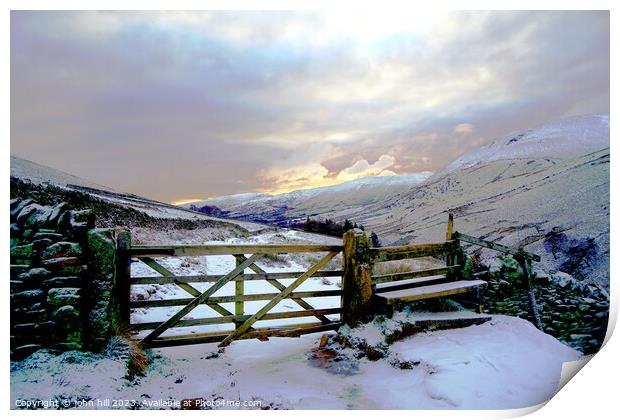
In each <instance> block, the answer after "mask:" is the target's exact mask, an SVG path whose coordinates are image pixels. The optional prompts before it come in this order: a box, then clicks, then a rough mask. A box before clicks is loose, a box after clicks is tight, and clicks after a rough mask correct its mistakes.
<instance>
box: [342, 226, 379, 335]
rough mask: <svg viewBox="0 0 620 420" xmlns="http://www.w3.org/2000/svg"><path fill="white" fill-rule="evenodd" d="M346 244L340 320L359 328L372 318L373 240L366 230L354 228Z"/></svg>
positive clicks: (344, 239) (344, 240)
mask: <svg viewBox="0 0 620 420" xmlns="http://www.w3.org/2000/svg"><path fill="white" fill-rule="evenodd" d="M343 245H344V246H343V253H342V271H343V275H342V298H341V307H342V313H341V316H340V319H341V320H342V322H343V323H345V324H347V325H348V326H349V327H355V326H357V325H358V324H360V323H362V322H366V321H368V320H369V319H370V317H371V316H372V304H371V300H372V278H371V277H372V267H371V261H370V241H369V240H368V238H367V237H366V234H365V233H364V232H363V231H362V230H360V229H351V230H349V231H347V232H345V234H344V236H343Z"/></svg>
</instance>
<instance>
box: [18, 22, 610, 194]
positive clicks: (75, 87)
mask: <svg viewBox="0 0 620 420" xmlns="http://www.w3.org/2000/svg"><path fill="white" fill-rule="evenodd" d="M597 112H609V15H608V13H607V12H583V11H575V12H559V11H551V12H449V13H447V12H442V13H429V12H419V13H418V12H415V11H414V10H410V11H407V12H402V11H394V10H375V11H373V12H359V13H355V12H350V11H347V12H336V11H334V12H327V11H324V12H261V13H258V12H257V13H255V12H210V13H209V12H139V13H136V12H94V11H91V12H12V13H11V154H14V155H17V156H20V157H23V158H26V159H30V160H33V161H35V162H37V163H41V164H45V165H48V166H52V167H54V168H57V169H61V170H63V171H65V172H69V173H72V174H74V175H78V176H80V177H83V178H86V179H89V180H92V181H95V182H97V183H99V184H103V185H107V186H110V187H112V188H114V189H116V190H121V191H128V192H133V193H137V194H140V195H143V196H147V197H150V198H155V199H159V200H164V201H171V202H172V201H180V200H186V199H198V198H206V197H212V196H218V195H225V194H234V193H239V192H247V191H260V192H281V191H288V190H292V189H296V188H307V187H312V186H321V185H329V184H334V183H338V182H342V181H346V180H351V179H355V178H358V177H361V176H367V175H380V174H393V173H412V172H421V171H435V170H440V169H441V168H443V167H444V166H445V165H446V164H448V163H449V162H450V161H452V160H453V159H454V158H456V157H458V156H459V155H460V154H461V153H463V152H464V151H465V150H467V149H469V148H472V147H476V146H478V145H481V144H483V143H486V142H488V141H490V140H492V139H493V138H494V137H495V136H499V135H503V134H506V133H508V132H510V131H513V130H517V129H523V128H528V127H531V126H535V125H538V124H541V123H545V122H548V121H550V120H553V119H556V118H560V117H563V116H569V115H576V114H588V113H597Z"/></svg>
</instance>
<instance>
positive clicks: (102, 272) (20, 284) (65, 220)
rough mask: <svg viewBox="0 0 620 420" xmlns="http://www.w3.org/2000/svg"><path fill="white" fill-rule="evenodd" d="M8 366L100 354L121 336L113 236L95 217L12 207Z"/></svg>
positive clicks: (30, 205)
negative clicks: (47, 356)
mask: <svg viewBox="0 0 620 420" xmlns="http://www.w3.org/2000/svg"><path fill="white" fill-rule="evenodd" d="M10 205H11V213H10V220H11V225H10V231H11V248H10V256H11V267H10V275H11V277H10V282H11V286H10V292H11V341H10V343H11V358H12V359H22V358H24V357H27V356H29V355H30V354H32V353H33V352H35V351H37V350H39V349H43V348H45V349H52V350H57V351H59V352H61V351H65V350H74V349H87V350H95V351H96V350H99V349H101V348H102V347H103V346H104V345H105V344H106V342H107V339H108V338H109V337H110V336H111V335H112V334H113V333H114V332H115V329H116V328H117V325H116V323H117V322H118V316H117V315H116V311H117V308H116V306H115V305H114V304H112V301H113V299H112V294H113V289H114V281H115V277H116V276H115V255H116V254H115V249H116V244H115V231H114V230H113V229H93V227H94V225H95V214H94V212H93V211H92V210H69V209H68V208H67V205H66V204H65V203H60V204H58V205H56V206H53V207H51V206H42V205H39V204H37V203H35V202H33V201H32V200H31V199H26V200H18V199H13V200H11V202H10Z"/></svg>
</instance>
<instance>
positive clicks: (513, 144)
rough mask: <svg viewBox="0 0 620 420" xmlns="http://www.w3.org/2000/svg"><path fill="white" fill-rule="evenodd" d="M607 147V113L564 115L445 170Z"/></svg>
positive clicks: (467, 156)
mask: <svg viewBox="0 0 620 420" xmlns="http://www.w3.org/2000/svg"><path fill="white" fill-rule="evenodd" d="M607 147H609V114H596V115H584V116H577V117H569V118H563V119H561V120H559V121H555V122H552V123H549V124H545V125H542V126H540V127H535V128H531V129H528V130H523V131H517V132H513V133H510V134H508V135H506V136H504V137H501V138H499V139H497V140H495V141H493V142H491V143H489V144H487V145H485V146H482V147H480V148H478V149H476V150H472V151H470V152H468V153H465V154H463V155H462V156H461V157H459V158H458V159H456V160H455V161H454V162H452V163H451V164H450V165H448V167H447V168H446V172H450V171H453V170H455V169H459V168H460V169H464V168H469V167H472V166H475V165H479V164H482V163H489V162H493V161H497V160H504V159H538V158H549V159H567V158H574V157H577V156H581V155H585V154H587V153H590V152H595V151H598V150H601V149H605V148H607Z"/></svg>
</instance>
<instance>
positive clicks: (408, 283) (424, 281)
mask: <svg viewBox="0 0 620 420" xmlns="http://www.w3.org/2000/svg"><path fill="white" fill-rule="evenodd" d="M447 281H448V280H447V279H446V276H445V275H436V276H427V277H424V278H417V279H413V280H398V281H392V282H389V283H381V284H377V285H376V286H375V294H378V293H385V292H391V291H394V290H402V289H412V288H414V287H415V288H418V287H422V286H431V285H434V284H441V283H446V282H447Z"/></svg>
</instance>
